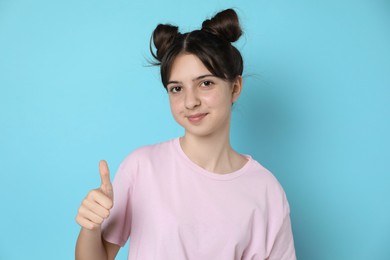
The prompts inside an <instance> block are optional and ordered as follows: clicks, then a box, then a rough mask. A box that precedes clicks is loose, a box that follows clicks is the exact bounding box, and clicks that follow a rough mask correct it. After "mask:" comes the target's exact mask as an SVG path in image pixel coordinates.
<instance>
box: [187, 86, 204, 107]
mask: <svg viewBox="0 0 390 260" xmlns="http://www.w3.org/2000/svg"><path fill="white" fill-rule="evenodd" d="M184 105H185V107H186V108H187V109H194V108H196V107H197V106H199V105H200V99H199V97H198V95H197V93H196V91H195V90H189V91H187V92H186V96H185V99H184Z"/></svg>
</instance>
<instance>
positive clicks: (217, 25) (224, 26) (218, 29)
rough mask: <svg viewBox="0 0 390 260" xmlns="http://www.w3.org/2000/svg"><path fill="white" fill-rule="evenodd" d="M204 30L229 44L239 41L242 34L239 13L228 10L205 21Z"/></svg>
mask: <svg viewBox="0 0 390 260" xmlns="http://www.w3.org/2000/svg"><path fill="white" fill-rule="evenodd" d="M202 30H204V31H207V32H209V33H212V34H214V35H216V36H217V37H219V38H222V39H224V40H226V41H229V42H235V41H237V40H238V39H239V38H240V36H241V34H242V31H241V27H240V23H239V20H238V16H237V13H236V12H235V11H234V10H233V9H226V10H224V11H221V12H219V13H217V14H216V15H215V16H214V17H213V18H211V19H208V20H205V21H204V22H203V23H202Z"/></svg>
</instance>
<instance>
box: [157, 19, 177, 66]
mask: <svg viewBox="0 0 390 260" xmlns="http://www.w3.org/2000/svg"><path fill="white" fill-rule="evenodd" d="M178 34H179V28H178V27H177V26H173V25H170V24H159V25H157V27H156V29H154V31H153V35H152V37H153V43H154V46H155V47H156V54H154V53H153V51H152V55H153V56H154V58H156V59H157V60H158V61H161V60H162V58H163V57H164V55H165V53H166V51H167V50H168V48H169V47H170V46H171V45H172V43H173V42H174V40H175V38H176V37H177V35H178Z"/></svg>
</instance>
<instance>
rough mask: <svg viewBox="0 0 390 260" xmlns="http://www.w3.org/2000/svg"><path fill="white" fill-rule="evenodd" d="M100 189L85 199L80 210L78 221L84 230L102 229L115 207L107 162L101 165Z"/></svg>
mask: <svg viewBox="0 0 390 260" xmlns="http://www.w3.org/2000/svg"><path fill="white" fill-rule="evenodd" d="M99 171H100V179H101V185H100V188H97V189H94V190H91V191H90V192H89V193H88V195H87V196H86V197H85V199H84V200H83V202H82V203H81V206H80V208H79V210H78V213H77V216H76V221H77V223H78V224H79V225H80V226H82V227H83V228H86V229H89V230H93V229H98V228H100V226H101V224H102V223H103V221H104V219H106V218H107V217H108V216H109V214H110V209H111V208H112V206H113V199H114V194H113V189H112V184H111V181H110V172H109V170H108V165H107V162H106V161H104V160H102V161H100V163H99Z"/></svg>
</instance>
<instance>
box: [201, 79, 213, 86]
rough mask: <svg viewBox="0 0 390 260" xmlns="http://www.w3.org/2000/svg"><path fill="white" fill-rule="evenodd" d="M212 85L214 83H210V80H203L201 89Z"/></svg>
mask: <svg viewBox="0 0 390 260" xmlns="http://www.w3.org/2000/svg"><path fill="white" fill-rule="evenodd" d="M213 84H214V82H212V81H210V80H205V81H203V82H202V87H210V86H211V85H213Z"/></svg>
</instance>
